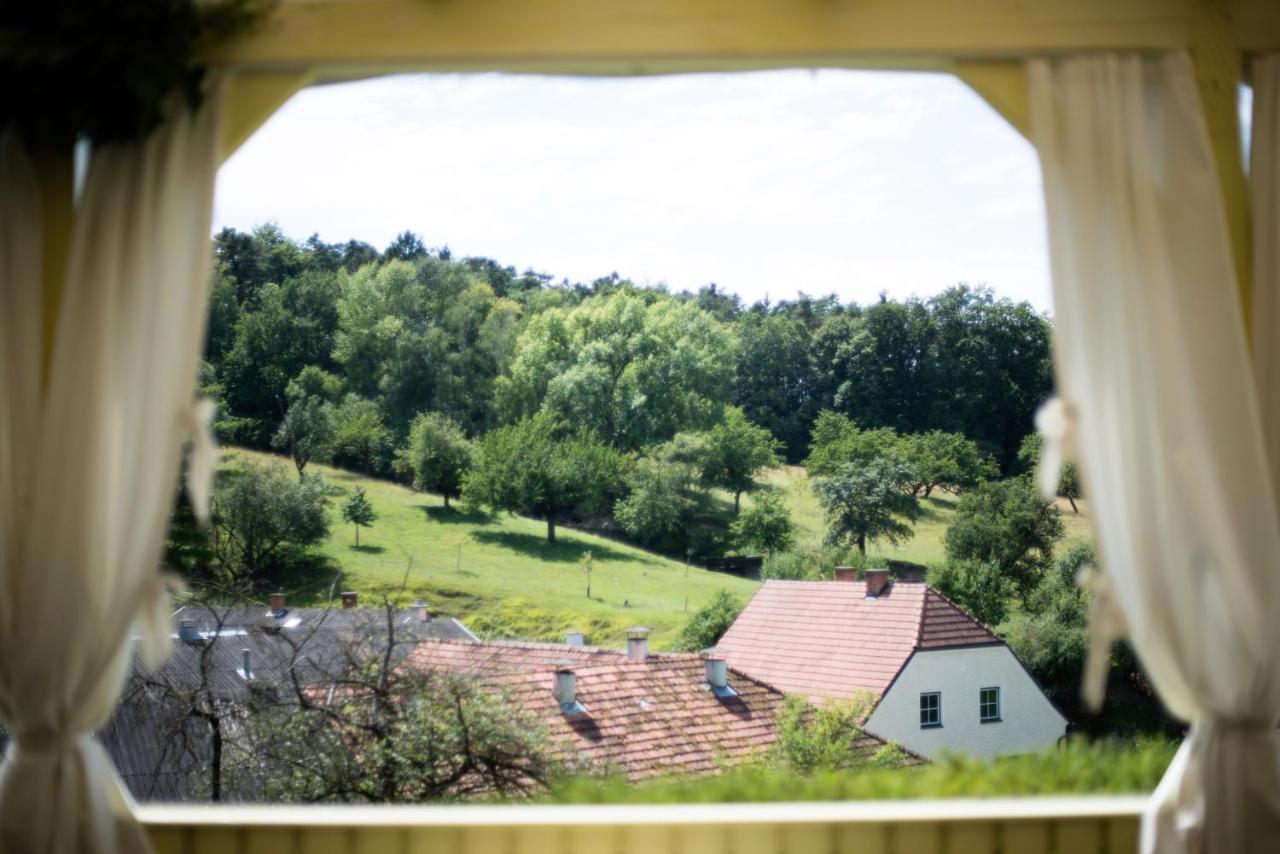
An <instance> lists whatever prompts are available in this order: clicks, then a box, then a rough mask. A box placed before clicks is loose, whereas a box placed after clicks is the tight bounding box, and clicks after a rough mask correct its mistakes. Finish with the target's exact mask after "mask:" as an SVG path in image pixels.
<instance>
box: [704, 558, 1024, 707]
mask: <svg viewBox="0 0 1280 854" xmlns="http://www.w3.org/2000/svg"><path fill="white" fill-rule="evenodd" d="M1000 642H1001V641H1000V639H999V638H998V637H996V636H995V635H994V634H992V633H991V631H990V630H989V629H987V628H986V627H985V626H983V625H982V624H981V623H979V622H978V621H977V620H975V619H973V618H972V617H970V616H969V615H968V614H966V613H965V612H964V611H963V610H961V609H960V608H959V606H957V605H955V604H954V603H953V602H951V601H950V600H949V599H947V598H946V597H945V596H943V595H942V594H940V593H938V592H937V591H935V590H933V589H932V588H930V587H928V586H927V585H925V584H923V583H920V582H906V581H898V582H895V583H893V584H891V585H889V587H888V588H886V589H885V591H884V592H883V593H881V594H880V596H878V597H876V598H873V599H869V598H867V595H866V585H865V584H864V583H863V582H861V581H766V582H765V583H764V584H763V585H762V586H761V587H760V589H759V590H758V591H756V594H755V596H754V597H753V598H752V599H751V601H750V602H749V603H747V607H746V608H744V609H743V611H742V613H741V614H740V615H738V619H737V620H735V621H734V623H733V625H732V626H730V627H729V630H728V631H727V632H726V633H725V635H724V637H723V638H721V639H720V642H719V643H718V644H717V645H716V650H717V651H718V652H720V653H721V654H723V655H725V656H726V658H728V660H729V665H730V666H731V667H734V668H736V669H738V670H741V671H742V672H743V673H747V674H750V675H751V676H753V677H755V678H757V679H761V680H764V681H765V682H767V683H769V684H770V685H773V686H776V687H778V688H781V689H782V690H783V691H786V692H788V693H796V694H802V695H804V696H806V697H808V698H809V699H810V700H813V701H815V702H820V701H823V700H827V699H831V698H836V697H841V698H843V697H851V696H855V695H857V694H859V693H861V692H870V693H872V694H880V693H882V692H883V691H884V690H885V689H886V688H887V687H888V686H889V683H890V682H892V681H893V678H894V677H895V676H896V675H897V674H898V671H899V670H901V669H902V666H903V664H905V663H906V661H907V659H908V658H909V657H910V656H911V653H912V651H914V650H915V649H917V648H920V647H944V646H959V645H968V644H975V643H1000Z"/></svg>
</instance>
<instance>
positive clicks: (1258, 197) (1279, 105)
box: [1249, 54, 1280, 489]
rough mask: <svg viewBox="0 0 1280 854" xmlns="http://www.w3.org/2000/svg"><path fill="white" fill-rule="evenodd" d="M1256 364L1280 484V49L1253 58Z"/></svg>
mask: <svg viewBox="0 0 1280 854" xmlns="http://www.w3.org/2000/svg"><path fill="white" fill-rule="evenodd" d="M1252 76H1253V121H1252V129H1253V138H1252V141H1251V143H1250V145H1249V158H1250V161H1251V162H1250V166H1249V182H1250V186H1251V189H1252V194H1253V365H1254V373H1255V375H1256V377H1257V382H1258V398H1259V400H1260V401H1261V404H1262V427H1263V433H1264V435H1265V436H1266V440H1267V455H1268V457H1269V459H1270V461H1271V484H1272V486H1273V487H1275V488H1276V489H1280V54H1272V55H1270V56H1262V57H1258V58H1257V59H1255V60H1254V61H1253V75H1252Z"/></svg>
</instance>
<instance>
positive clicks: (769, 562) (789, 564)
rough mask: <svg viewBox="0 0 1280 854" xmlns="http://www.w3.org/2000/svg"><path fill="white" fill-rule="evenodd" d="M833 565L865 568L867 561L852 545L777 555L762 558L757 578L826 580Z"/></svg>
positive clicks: (830, 575)
mask: <svg viewBox="0 0 1280 854" xmlns="http://www.w3.org/2000/svg"><path fill="white" fill-rule="evenodd" d="M837 566H851V567H854V568H855V569H866V568H867V566H869V561H868V560H867V558H866V556H865V555H863V554H862V553H861V552H859V551H858V549H857V548H856V547H853V546H843V547H841V546H837V547H828V548H821V549H804V550H802V551H790V552H781V553H779V554H774V555H769V556H768V557H766V558H765V561H764V566H763V567H761V569H760V578H761V579H763V580H766V581H767V580H774V579H776V580H782V581H830V580H831V578H832V572H833V570H834V569H835V568H836V567H837Z"/></svg>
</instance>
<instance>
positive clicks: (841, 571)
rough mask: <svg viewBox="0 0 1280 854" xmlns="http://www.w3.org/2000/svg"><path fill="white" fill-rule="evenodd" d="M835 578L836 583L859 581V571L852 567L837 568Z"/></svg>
mask: <svg viewBox="0 0 1280 854" xmlns="http://www.w3.org/2000/svg"><path fill="white" fill-rule="evenodd" d="M834 577H835V580H836V581H857V580H858V570H856V569H854V568H853V567H851V566H837V567H836V569H835V576H834Z"/></svg>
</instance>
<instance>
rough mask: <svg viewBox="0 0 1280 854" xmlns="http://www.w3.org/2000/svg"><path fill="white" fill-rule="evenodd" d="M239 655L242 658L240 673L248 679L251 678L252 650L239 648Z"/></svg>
mask: <svg viewBox="0 0 1280 854" xmlns="http://www.w3.org/2000/svg"><path fill="white" fill-rule="evenodd" d="M240 657H241V659H242V660H243V664H241V666H240V675H241V676H243V677H244V678H245V680H246V681H248V680H250V679H252V678H253V652H252V651H251V650H248V649H242V650H240Z"/></svg>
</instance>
